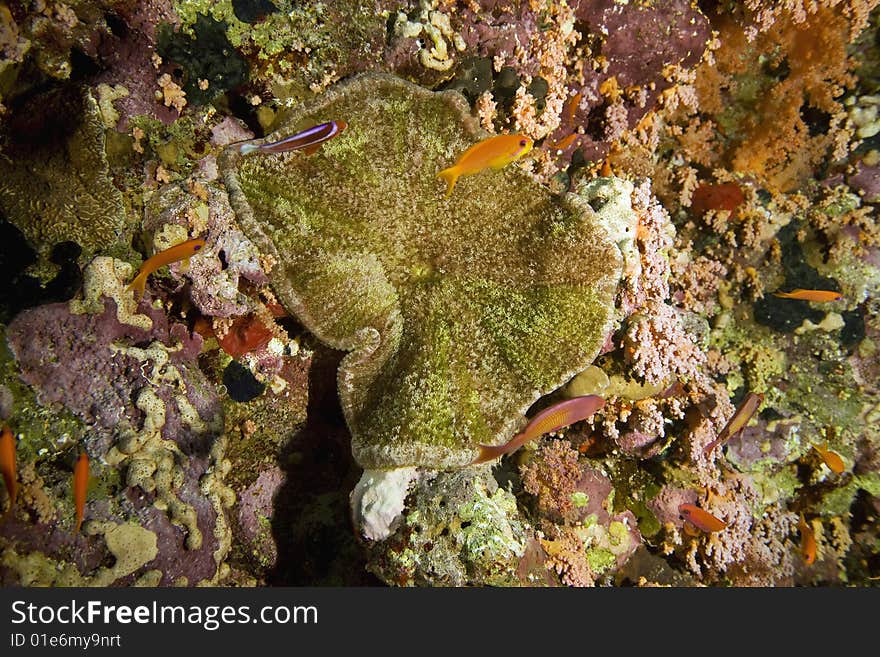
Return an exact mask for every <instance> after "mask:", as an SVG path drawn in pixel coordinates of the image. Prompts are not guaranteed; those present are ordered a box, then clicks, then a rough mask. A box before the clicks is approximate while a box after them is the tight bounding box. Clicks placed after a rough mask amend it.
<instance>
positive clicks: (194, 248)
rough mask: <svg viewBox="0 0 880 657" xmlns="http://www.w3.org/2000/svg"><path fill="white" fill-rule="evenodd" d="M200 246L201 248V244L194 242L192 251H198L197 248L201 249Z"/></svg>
mask: <svg viewBox="0 0 880 657" xmlns="http://www.w3.org/2000/svg"><path fill="white" fill-rule="evenodd" d="M201 248H202V245H201V244H196V245H195V246H194V247H193V251H198V250H199V249H201Z"/></svg>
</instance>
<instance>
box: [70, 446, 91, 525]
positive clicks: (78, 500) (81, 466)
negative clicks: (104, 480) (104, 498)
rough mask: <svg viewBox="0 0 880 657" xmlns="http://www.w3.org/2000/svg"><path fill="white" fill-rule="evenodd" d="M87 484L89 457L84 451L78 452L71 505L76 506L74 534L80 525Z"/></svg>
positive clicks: (84, 506) (74, 469)
mask: <svg viewBox="0 0 880 657" xmlns="http://www.w3.org/2000/svg"><path fill="white" fill-rule="evenodd" d="M88 485H89V457H88V455H87V454H86V453H85V452H80V455H79V459H78V460H77V462H76V465H75V466H74V468H73V505H74V507H76V529H74V530H73V533H74V534H78V533H79V528H80V527H82V521H83V511H84V510H85V508H86V489H87V488H88Z"/></svg>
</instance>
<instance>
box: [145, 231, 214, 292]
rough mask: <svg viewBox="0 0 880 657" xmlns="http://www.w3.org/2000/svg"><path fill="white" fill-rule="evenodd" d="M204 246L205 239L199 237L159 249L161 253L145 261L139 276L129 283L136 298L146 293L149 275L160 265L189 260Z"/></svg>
mask: <svg viewBox="0 0 880 657" xmlns="http://www.w3.org/2000/svg"><path fill="white" fill-rule="evenodd" d="M203 246H205V240H203V239H199V238H197V239H192V240H187V241H185V242H181V243H180V244H176V245H174V246H172V247H171V248H169V249H165V250H164V251H159V253H157V254H156V255H154V256H152V257H150V258H147V259H146V260H145V261H144V264H142V265H141V268H140V270H139V271H138V273H137V276H135V277H134V280H133V281H132V282H131V283H129V284H128V289H129V290H134V292H135V298H137V299H140V298H141V297H142V296H143V295H144V288H146V285H147V276H149V275H150V274H152V273H153V272H154V271H156V270H157V269H159V267H164V266H165V265H169V264H171V263H172V262H177V261H178V260H189V259H190V258H191V257H193V256H194V255H195V254H196V253H198V252H199V251H200V250H201V249H202V247H203Z"/></svg>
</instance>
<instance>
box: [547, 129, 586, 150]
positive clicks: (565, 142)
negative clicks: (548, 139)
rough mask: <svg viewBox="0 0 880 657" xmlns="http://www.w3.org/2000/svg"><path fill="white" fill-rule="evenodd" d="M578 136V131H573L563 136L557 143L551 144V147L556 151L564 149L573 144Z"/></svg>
mask: <svg viewBox="0 0 880 657" xmlns="http://www.w3.org/2000/svg"><path fill="white" fill-rule="evenodd" d="M578 137H580V135H579V134H578V133H576V132H573V133H571V134H570V135H568V136H567V137H563V138H562V139H560V140H559V141H558V142H556V143H555V144H551V145H550V148H552V149H553V150H554V151H564V150H565V149H566V148H568V147H569V146H571V145H572V144H573V143H574V142H575V140H576V139H577V138H578Z"/></svg>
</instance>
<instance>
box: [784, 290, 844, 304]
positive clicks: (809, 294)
mask: <svg viewBox="0 0 880 657" xmlns="http://www.w3.org/2000/svg"><path fill="white" fill-rule="evenodd" d="M773 296H775V297H780V298H782V299H801V300H802V301H840V300H841V299H843V295H842V294H841V293H840V292H835V291H834V290H801V289H800V288H798V289H796V290H792V291H791V292H774V293H773Z"/></svg>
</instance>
